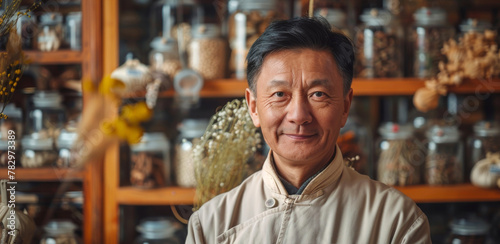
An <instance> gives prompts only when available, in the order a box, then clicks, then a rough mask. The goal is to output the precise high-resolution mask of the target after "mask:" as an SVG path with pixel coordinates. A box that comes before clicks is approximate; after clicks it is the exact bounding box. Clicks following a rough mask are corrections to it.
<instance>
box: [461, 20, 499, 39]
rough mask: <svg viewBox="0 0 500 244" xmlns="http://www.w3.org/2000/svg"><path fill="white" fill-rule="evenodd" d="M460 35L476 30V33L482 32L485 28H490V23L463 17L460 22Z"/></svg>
mask: <svg viewBox="0 0 500 244" xmlns="http://www.w3.org/2000/svg"><path fill="white" fill-rule="evenodd" d="M459 28H460V35H461V36H462V35H463V34H465V33H467V32H478V33H483V32H484V31H485V30H491V29H492V25H491V23H489V22H486V21H484V20H478V19H465V20H464V21H462V23H460V26H459Z"/></svg>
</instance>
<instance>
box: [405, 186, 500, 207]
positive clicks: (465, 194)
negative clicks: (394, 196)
mask: <svg viewBox="0 0 500 244" xmlns="http://www.w3.org/2000/svg"><path fill="white" fill-rule="evenodd" d="M395 188H396V189H398V190H399V191H401V192H402V193H404V194H405V195H407V196H408V197H410V198H411V199H413V201H415V202H417V203H439V202H488V201H499V202H500V189H485V188H479V187H475V186H473V185H471V184H458V185H449V186H429V185H416V186H405V187H395Z"/></svg>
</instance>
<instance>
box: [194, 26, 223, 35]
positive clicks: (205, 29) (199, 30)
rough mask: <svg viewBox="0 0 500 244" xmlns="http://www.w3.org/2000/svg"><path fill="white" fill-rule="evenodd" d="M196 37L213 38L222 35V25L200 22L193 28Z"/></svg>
mask: <svg viewBox="0 0 500 244" xmlns="http://www.w3.org/2000/svg"><path fill="white" fill-rule="evenodd" d="M191 32H192V35H193V37H194V38H203V37H205V38H207V37H208V38H213V37H218V36H219V35H220V27H219V26H218V25H216V24H199V25H195V26H193V29H192V30H191Z"/></svg>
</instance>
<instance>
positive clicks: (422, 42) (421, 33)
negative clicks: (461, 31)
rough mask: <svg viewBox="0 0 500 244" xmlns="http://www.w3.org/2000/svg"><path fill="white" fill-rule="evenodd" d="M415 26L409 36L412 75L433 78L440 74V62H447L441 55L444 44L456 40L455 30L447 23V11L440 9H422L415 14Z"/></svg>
mask: <svg viewBox="0 0 500 244" xmlns="http://www.w3.org/2000/svg"><path fill="white" fill-rule="evenodd" d="M413 17H414V18H415V24H414V25H413V27H412V28H411V31H410V36H409V39H410V40H409V45H408V46H409V51H410V54H412V56H413V57H412V58H411V59H410V60H411V61H413V62H410V67H411V70H412V71H413V72H412V75H413V76H415V77H419V78H428V77H433V76H435V75H436V74H437V73H438V72H439V62H441V61H444V60H445V56H444V55H443V54H442V53H441V48H442V47H443V44H444V43H445V42H447V41H448V40H450V39H451V38H454V36H455V29H454V27H453V26H451V25H450V24H448V22H447V14H446V11H444V10H443V9H440V8H426V7H424V8H420V9H418V10H417V11H416V12H415V13H414V14H413Z"/></svg>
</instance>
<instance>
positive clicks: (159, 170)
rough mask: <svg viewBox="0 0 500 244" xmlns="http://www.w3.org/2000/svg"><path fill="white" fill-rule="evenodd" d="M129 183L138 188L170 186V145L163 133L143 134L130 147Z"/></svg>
mask: <svg viewBox="0 0 500 244" xmlns="http://www.w3.org/2000/svg"><path fill="white" fill-rule="evenodd" d="M130 149H131V157H130V160H131V168H130V183H131V184H132V186H135V187H140V188H155V187H163V186H168V185H171V180H170V178H171V177H170V168H171V165H170V143H169V142H168V140H167V137H166V136H165V135H164V134H163V133H144V135H143V136H142V139H141V141H140V142H139V143H137V144H134V145H132V146H131V148H130Z"/></svg>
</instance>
